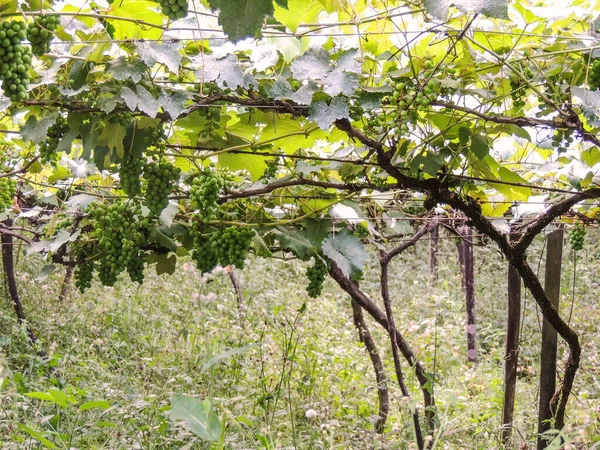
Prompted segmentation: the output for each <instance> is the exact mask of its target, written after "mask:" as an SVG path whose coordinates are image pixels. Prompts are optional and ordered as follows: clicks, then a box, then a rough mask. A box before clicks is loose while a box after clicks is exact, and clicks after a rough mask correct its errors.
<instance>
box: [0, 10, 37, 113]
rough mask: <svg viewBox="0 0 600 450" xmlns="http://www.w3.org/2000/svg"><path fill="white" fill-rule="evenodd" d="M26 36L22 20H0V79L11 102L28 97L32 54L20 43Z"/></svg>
mask: <svg viewBox="0 0 600 450" xmlns="http://www.w3.org/2000/svg"><path fill="white" fill-rule="evenodd" d="M26 37H27V33H26V32H25V23H24V22H20V21H17V20H13V21H11V22H8V21H6V22H0V79H2V89H3V90H4V93H5V94H6V95H7V96H8V97H9V98H10V101H11V102H19V101H24V100H27V99H28V98H29V94H28V93H27V86H28V85H29V74H28V72H29V69H30V68H31V60H32V54H31V50H29V48H28V47H25V46H23V45H22V44H21V42H22V41H23V40H24V39H25V38H26Z"/></svg>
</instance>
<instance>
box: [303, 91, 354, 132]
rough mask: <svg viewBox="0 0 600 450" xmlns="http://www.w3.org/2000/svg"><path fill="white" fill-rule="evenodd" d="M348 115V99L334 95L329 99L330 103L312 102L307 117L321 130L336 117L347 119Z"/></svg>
mask: <svg viewBox="0 0 600 450" xmlns="http://www.w3.org/2000/svg"><path fill="white" fill-rule="evenodd" d="M348 117H350V110H349V107H348V101H347V100H346V99H345V98H342V97H335V98H333V99H332V100H331V104H329V105H328V104H327V102H325V101H319V102H316V103H313V104H312V106H311V108H310V114H309V115H308V118H309V119H310V120H312V121H314V122H316V124H317V125H319V128H321V129H322V130H327V129H328V128H329V127H330V126H331V125H333V123H334V122H335V121H336V120H338V119H347V118H348Z"/></svg>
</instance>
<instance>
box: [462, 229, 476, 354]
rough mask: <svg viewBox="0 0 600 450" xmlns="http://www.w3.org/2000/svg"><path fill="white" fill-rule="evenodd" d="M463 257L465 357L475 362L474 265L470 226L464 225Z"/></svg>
mask: <svg viewBox="0 0 600 450" xmlns="http://www.w3.org/2000/svg"><path fill="white" fill-rule="evenodd" d="M463 230H465V233H464V236H465V239H464V240H463V258H464V262H465V272H464V280H465V282H464V286H465V300H466V301H465V307H466V308H465V309H466V312H467V358H468V361H469V362H477V343H476V336H477V327H476V321H475V286H474V285H475V267H474V264H473V233H472V231H471V228H468V227H464V228H463Z"/></svg>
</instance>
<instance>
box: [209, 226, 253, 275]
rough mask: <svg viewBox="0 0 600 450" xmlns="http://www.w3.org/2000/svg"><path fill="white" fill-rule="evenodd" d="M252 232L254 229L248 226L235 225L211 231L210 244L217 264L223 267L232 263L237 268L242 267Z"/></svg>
mask: <svg viewBox="0 0 600 450" xmlns="http://www.w3.org/2000/svg"><path fill="white" fill-rule="evenodd" d="M254 234H255V232H254V230H253V229H252V228H250V227H237V226H231V227H227V228H225V229H224V230H220V231H218V232H216V233H213V234H212V235H211V238H210V239H211V243H210V245H211V246H212V248H213V250H214V252H215V254H216V256H217V260H218V262H219V264H220V265H221V266H223V267H225V266H229V265H233V266H235V267H237V268H238V269H243V268H244V262H245V261H246V258H247V257H248V249H249V248H250V244H251V243H252V238H253V237H254Z"/></svg>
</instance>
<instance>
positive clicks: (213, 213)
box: [190, 167, 232, 223]
mask: <svg viewBox="0 0 600 450" xmlns="http://www.w3.org/2000/svg"><path fill="white" fill-rule="evenodd" d="M231 178H232V177H231V176H229V175H228V174H225V175H223V176H221V175H220V174H219V173H217V172H216V171H215V169H213V168H212V167H207V168H206V169H204V171H203V172H202V173H201V174H200V176H198V177H196V178H194V180H193V181H192V186H191V187H190V201H191V202H192V206H193V207H194V208H196V209H198V216H199V217H200V218H201V219H202V221H203V222H204V223H209V222H210V221H211V220H214V219H215V218H216V217H217V212H218V210H219V196H220V195H221V192H222V190H223V189H224V188H228V187H230V186H231Z"/></svg>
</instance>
